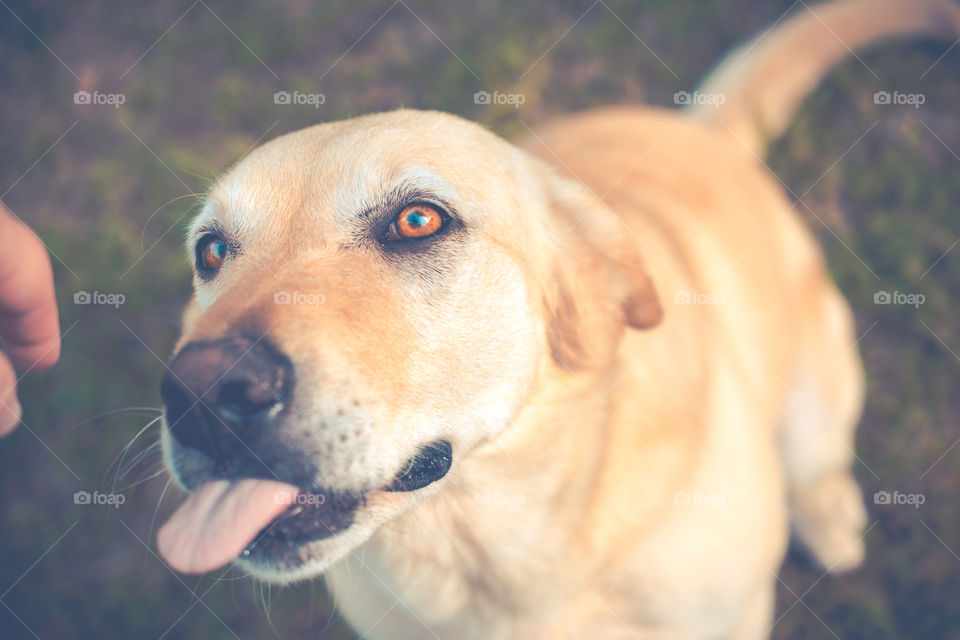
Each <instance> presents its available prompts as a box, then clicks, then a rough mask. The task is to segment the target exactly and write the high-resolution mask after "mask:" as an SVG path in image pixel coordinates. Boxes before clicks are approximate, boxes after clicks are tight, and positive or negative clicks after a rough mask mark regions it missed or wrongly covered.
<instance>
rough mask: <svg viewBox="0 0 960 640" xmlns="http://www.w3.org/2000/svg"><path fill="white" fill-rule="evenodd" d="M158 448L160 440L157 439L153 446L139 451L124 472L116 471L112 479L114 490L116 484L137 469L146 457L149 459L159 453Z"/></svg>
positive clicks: (121, 470) (122, 470)
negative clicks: (116, 473)
mask: <svg viewBox="0 0 960 640" xmlns="http://www.w3.org/2000/svg"><path fill="white" fill-rule="evenodd" d="M158 447H160V440H159V439H158V440H157V441H156V442H154V443H153V444H151V445H150V446H149V447H147V448H146V449H144V450H143V451H140V452H139V453H137V455H135V456H134V457H133V458H132V459H131V460H130V462H129V463H128V464H127V466H126V470H124V469H117V472H118V475H117V476H116V477H115V478H114V488H116V484H117V482H119V481H120V480H123V479H124V478H125V477H127V475H128V474H129V473H130V472H131V471H133V470H134V469H135V468H136V467H137V465H138V464H140V463H141V462H143V461H144V460H145V459H146V458H148V457H150V456H152V455H154V454H158V453H160V450H159V448H158Z"/></svg>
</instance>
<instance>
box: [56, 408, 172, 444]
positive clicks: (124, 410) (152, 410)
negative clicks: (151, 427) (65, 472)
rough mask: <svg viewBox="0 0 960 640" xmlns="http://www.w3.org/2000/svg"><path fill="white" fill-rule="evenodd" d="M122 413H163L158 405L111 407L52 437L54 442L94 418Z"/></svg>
mask: <svg viewBox="0 0 960 640" xmlns="http://www.w3.org/2000/svg"><path fill="white" fill-rule="evenodd" d="M124 413H130V414H133V413H148V414H161V413H163V409H161V408H160V407H124V408H122V409H111V410H110V411H104V412H103V413H98V414H97V415H95V416H93V417H92V418H87V419H86V420H84V421H83V422H78V423H77V424H75V425H73V426H72V427H70V428H69V429H67V430H66V431H64V432H63V433H61V434H60V435H59V436H57V437H56V438H55V439H54V442H56V441H58V440H60V439H61V438H63V437H64V436H66V435H68V434H70V433H73V432H74V431H75V430H77V429H79V428H80V427H82V426H83V425H85V424H89V423H91V422H93V421H94V420H99V419H101V418H106V417H108V416H114V415H119V414H124Z"/></svg>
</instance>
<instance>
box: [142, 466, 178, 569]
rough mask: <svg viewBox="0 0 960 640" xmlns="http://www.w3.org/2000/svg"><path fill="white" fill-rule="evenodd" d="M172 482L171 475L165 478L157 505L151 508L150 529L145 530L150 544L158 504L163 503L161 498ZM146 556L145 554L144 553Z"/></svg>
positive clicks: (155, 524) (155, 522)
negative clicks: (165, 481)
mask: <svg viewBox="0 0 960 640" xmlns="http://www.w3.org/2000/svg"><path fill="white" fill-rule="evenodd" d="M172 482H173V476H170V478H169V479H168V480H167V484H165V485H163V491H161V492H160V498H159V499H158V500H157V506H156V508H155V509H154V510H153V518H151V519H150V530H149V531H148V532H147V544H148V545H149V544H150V541H151V539H152V538H153V529H154V527H156V526H157V515H158V514H159V513H160V505H162V504H163V498H164V496H166V495H167V489H169V488H170V484H171V483H172ZM144 558H146V554H144Z"/></svg>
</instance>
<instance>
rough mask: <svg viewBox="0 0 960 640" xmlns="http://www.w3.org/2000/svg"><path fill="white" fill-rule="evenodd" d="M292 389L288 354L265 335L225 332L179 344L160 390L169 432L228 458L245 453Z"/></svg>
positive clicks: (281, 408)
mask: <svg viewBox="0 0 960 640" xmlns="http://www.w3.org/2000/svg"><path fill="white" fill-rule="evenodd" d="M292 389H293V366H292V365H291V363H290V360H289V359H288V358H287V357H286V356H284V355H283V354H282V353H281V352H280V351H279V350H278V349H277V348H276V347H274V346H273V345H272V344H271V343H270V342H269V341H268V340H267V339H266V338H264V337H261V338H248V337H244V336H229V337H226V338H221V339H219V340H212V341H198V342H191V343H189V344H187V345H186V346H185V347H183V349H181V350H180V352H179V353H178V354H177V355H176V357H175V358H174V359H173V361H172V362H171V363H170V366H169V367H168V371H167V374H166V375H165V376H164V379H163V383H162V385H161V389H160V391H161V395H162V396H163V403H164V405H166V410H167V411H166V415H167V425H168V426H169V428H170V431H171V433H172V434H173V436H174V437H175V438H176V439H177V440H178V441H179V442H180V443H181V444H183V445H184V446H186V447H191V448H194V449H198V450H199V451H202V452H204V453H206V454H207V455H209V456H211V457H212V458H214V459H215V460H218V461H228V460H231V459H233V458H236V457H238V456H239V457H248V456H249V455H250V453H249V452H250V451H251V445H253V444H255V442H256V441H257V439H258V438H259V437H260V435H261V432H262V431H263V429H264V427H265V426H267V425H269V423H270V422H271V421H272V420H273V419H274V418H276V417H277V416H278V415H279V414H281V413H282V412H283V411H284V410H285V408H286V407H287V405H288V404H289V400H290V394H291V392H292Z"/></svg>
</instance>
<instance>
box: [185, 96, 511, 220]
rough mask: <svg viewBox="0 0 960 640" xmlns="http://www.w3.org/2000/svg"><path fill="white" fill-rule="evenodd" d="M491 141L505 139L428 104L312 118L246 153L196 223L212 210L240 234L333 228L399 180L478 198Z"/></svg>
mask: <svg viewBox="0 0 960 640" xmlns="http://www.w3.org/2000/svg"><path fill="white" fill-rule="evenodd" d="M492 147H493V148H492ZM496 147H508V145H506V143H503V142H502V141H501V140H500V139H499V138H497V137H496V136H494V135H492V134H490V133H489V132H487V131H486V130H484V129H482V128H481V127H479V126H478V125H476V124H474V123H470V122H468V121H466V120H462V119H460V118H458V117H456V116H450V115H448V114H440V113H434V112H418V111H397V112H390V113H386V114H375V115H373V116H365V117H362V118H356V119H353V120H347V121H342V122H335V123H329V124H323V125H318V126H315V127H311V128H308V129H304V130H301V131H297V132H294V133H292V134H288V135H285V136H282V137H280V138H277V139H275V140H273V141H271V142H269V143H268V144H265V145H263V146H262V147H260V148H258V149H256V150H255V151H254V152H252V153H251V154H250V155H249V156H247V157H246V158H244V159H243V160H242V161H241V162H240V163H238V164H237V166H235V167H234V168H233V169H232V170H231V171H230V172H229V173H228V174H227V175H226V176H224V177H223V178H222V179H221V180H220V181H219V182H218V183H217V185H216V186H215V187H214V188H213V190H212V191H211V193H210V197H209V199H208V204H207V207H206V208H205V209H204V212H203V213H202V214H201V216H200V217H199V218H198V220H197V222H196V225H195V226H196V227H200V226H202V225H205V224H208V223H209V222H210V220H211V219H215V220H216V221H217V223H218V224H220V225H221V226H224V227H226V229H227V231H230V232H233V233H235V234H238V235H247V234H251V233H253V234H257V235H262V234H263V233H270V232H280V233H287V232H289V231H290V230H291V226H293V225H296V226H297V228H298V230H299V231H300V232H305V231H307V230H308V229H312V230H315V231H317V232H319V233H322V234H324V235H330V236H334V235H336V234H337V233H339V232H343V231H344V230H345V229H347V228H349V227H350V225H351V223H352V222H353V221H354V220H355V219H356V217H357V216H358V215H360V214H361V213H363V212H364V211H366V210H369V209H370V208H372V207H375V206H377V205H378V204H379V203H380V202H381V201H382V200H383V198H384V197H385V196H386V195H387V194H390V193H391V192H395V191H396V190H397V189H398V188H402V190H403V191H406V192H422V193H429V194H433V195H435V196H437V197H439V198H440V199H442V200H445V201H449V202H476V201H477V200H478V198H481V197H482V195H483V194H485V193H486V194H489V193H491V192H492V191H493V190H494V189H495V187H494V185H493V184H491V183H492V181H493V179H494V176H495V174H496V173H497V172H496V171H490V167H489V162H490V154H491V152H492V151H493V152H495V151H496ZM481 168H482V169H483V170H482V171H481V170H480V169H481Z"/></svg>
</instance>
